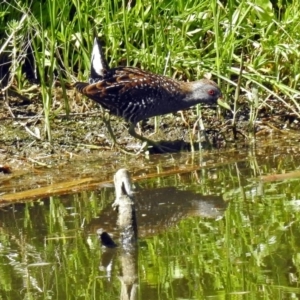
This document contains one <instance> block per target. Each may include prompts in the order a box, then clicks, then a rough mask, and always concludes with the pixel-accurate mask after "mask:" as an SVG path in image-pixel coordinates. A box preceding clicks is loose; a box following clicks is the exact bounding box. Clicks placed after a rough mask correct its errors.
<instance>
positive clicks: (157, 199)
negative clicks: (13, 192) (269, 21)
mask: <svg viewBox="0 0 300 300" xmlns="http://www.w3.org/2000/svg"><path fill="white" fill-rule="evenodd" d="M298 150H299V149H298V146H296V147H295V146H294V147H278V148H276V147H270V148H268V147H264V148H261V149H256V150H252V151H244V152H226V153H220V152H214V153H211V154H207V155H204V156H203V154H201V155H200V154H195V155H191V154H186V153H185V154H179V155H176V156H174V155H172V156H171V155H169V156H161V157H159V158H155V160H154V158H153V159H148V160H146V159H145V161H144V162H143V164H144V166H142V167H140V168H138V167H137V166H134V165H132V166H131V168H130V166H128V165H126V164H123V165H120V168H121V167H124V166H125V167H127V168H128V169H129V170H131V171H132V172H131V173H132V175H133V177H134V179H135V183H136V201H137V218H138V228H139V243H138V254H137V256H136V257H135V258H134V260H135V261H134V262H133V263H134V264H135V267H136V276H137V278H136V281H135V282H131V283H130V282H129V283H127V284H128V285H127V292H129V293H131V299H132V300H133V299H146V300H157V299H299V298H300V286H299V279H298V278H299V276H300V275H299V274H300V175H299V172H298V171H297V170H299V164H300V155H299V153H300V152H299V151H298ZM170 161H172V165H173V167H174V166H176V168H177V172H175V171H172V172H169V173H168V172H165V171H166V170H170V164H171V163H170ZM167 162H168V164H169V165H168V166H167V165H166V166H165V165H164V164H167ZM105 163H106V166H107V165H108V161H107V160H106V162H105ZM101 164H103V160H99V161H93V165H94V166H101ZM86 165H88V164H86ZM116 165H117V164H116ZM150 167H151V168H154V169H156V170H157V176H149V177H148V178H147V179H142V180H139V175H141V174H142V173H143V172H145V173H147V170H148V169H147V168H150ZM168 168H169V169H168ZM97 170H98V169H97ZM102 170H103V169H102ZM172 170H174V168H173V169H172ZM91 172H92V171H91ZM91 172H90V173H89V176H92V173H91ZM95 172H96V171H95ZM110 172H111V174H109V176H110V177H112V174H113V173H114V170H113V169H111V171H110ZM81 173H82V172H81ZM106 173H109V172H106ZM161 174H163V175H161ZM283 174H288V175H283ZM97 176H99V175H97ZM29 200H30V199H29ZM113 201H114V188H113V187H112V186H98V187H97V186H96V187H94V188H93V190H87V191H81V192H78V193H72V194H68V195H63V196H56V195H54V196H51V197H47V198H45V199H39V200H35V201H28V200H27V201H26V202H23V203H17V204H14V205H6V206H2V207H1V210H0V274H1V276H0V299H103V300H110V299H126V297H125V295H124V290H123V291H122V289H123V288H124V287H123V286H122V285H123V282H122V277H121V276H122V274H124V271H125V273H126V270H124V261H123V259H124V258H123V257H122V255H121V253H120V251H119V249H118V250H112V249H104V248H103V247H102V246H101V245H100V243H99V239H98V236H97V233H96V232H97V230H98V229H99V228H102V229H104V230H105V231H107V232H109V233H111V234H113V235H114V239H115V240H116V241H118V230H117V227H116V212H114V211H113V209H112V208H111V204H112V202H113ZM123 279H124V278H123Z"/></svg>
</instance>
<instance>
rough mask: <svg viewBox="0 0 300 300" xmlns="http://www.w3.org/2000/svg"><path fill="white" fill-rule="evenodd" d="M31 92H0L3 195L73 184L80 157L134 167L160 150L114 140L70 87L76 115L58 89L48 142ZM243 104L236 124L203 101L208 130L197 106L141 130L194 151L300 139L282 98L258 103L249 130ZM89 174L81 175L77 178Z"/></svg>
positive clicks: (123, 126) (120, 123) (99, 115)
mask: <svg viewBox="0 0 300 300" xmlns="http://www.w3.org/2000/svg"><path fill="white" fill-rule="evenodd" d="M30 93H31V94H26V93H25V95H23V94H22V95H20V94H18V93H17V92H16V91H14V90H11V91H9V93H8V96H7V97H2V98H0V187H1V188H0V195H1V194H2V195H3V194H5V193H7V192H8V193H11V192H12V191H20V190H26V189H32V188H41V187H44V186H47V184H53V183H54V184H55V183H59V182H61V176H62V175H63V176H64V178H65V181H66V182H69V181H71V180H72V178H73V175H74V172H75V173H76V171H74V170H75V169H76V163H78V164H82V163H84V164H86V166H87V168H86V169H87V170H89V171H88V172H87V173H89V174H90V170H91V169H93V168H97V167H95V166H93V161H94V160H95V159H101V158H102V159H103V166H102V169H103V172H105V170H111V169H112V168H113V169H114V170H113V171H115V170H117V169H118V168H119V167H121V166H119V164H120V161H121V160H127V161H130V163H131V164H132V166H134V165H135V164H136V165H143V159H144V157H145V155H146V157H147V156H148V155H149V154H151V152H155V150H156V149H149V151H148V152H146V154H145V153H140V154H139V155H137V156H135V157H134V156H133V157H130V156H128V155H124V154H123V153H122V152H120V149H119V148H117V147H116V146H114V145H113V142H112V139H111V137H110V135H109V132H108V129H107V126H106V125H105V123H104V122H103V115H104V112H103V110H102V109H101V107H100V106H99V105H98V104H96V103H93V102H92V101H90V100H88V99H84V98H82V97H81V96H80V95H78V94H77V93H76V92H75V91H74V90H68V100H69V105H70V109H71V113H70V114H69V116H66V114H65V112H64V109H63V104H62V101H61V99H62V92H61V90H60V88H56V89H55V90H54V97H53V104H52V111H51V130H52V137H51V138H52V141H51V143H50V142H49V141H48V140H47V136H46V133H45V123H44V117H43V108H42V104H41V103H42V101H41V96H40V93H39V90H38V88H37V89H36V90H35V91H30ZM239 106H240V107H239V112H238V114H237V117H236V124H237V125H236V127H234V126H232V114H231V113H230V112H229V111H224V110H222V113H220V110H219V109H218V107H202V108H201V113H202V118H201V122H202V124H203V125H204V129H203V130H199V124H200V123H199V122H197V120H198V117H197V115H196V109H195V108H192V109H190V110H187V111H184V112H177V113H173V114H169V115H165V116H160V117H159V126H158V130H157V132H156V133H155V132H154V131H155V126H154V118H151V119H149V120H145V121H143V122H141V124H139V128H138V129H137V131H138V132H139V131H140V133H141V134H142V135H143V136H145V137H147V138H149V139H152V140H155V141H163V143H164V144H166V145H168V146H169V145H171V146H172V147H173V150H174V152H176V151H191V144H192V145H193V146H194V149H195V150H198V149H199V147H201V149H212V150H213V149H220V148H223V149H233V150H238V149H242V148H245V147H247V146H249V144H253V141H255V143H264V142H265V141H268V140H269V139H270V138H271V139H274V138H276V137H279V138H280V139H282V137H284V138H285V139H293V140H295V141H296V140H300V135H299V134H298V133H299V129H300V128H299V127H300V122H299V120H298V118H297V117H295V116H294V115H293V114H292V113H290V112H289V111H288V110H287V109H286V108H285V107H284V106H283V105H282V104H281V103H279V102H276V101H275V100H270V101H269V102H266V103H265V105H263V106H261V107H260V108H259V110H258V113H257V120H256V122H255V126H254V129H253V130H251V129H250V128H249V121H248V120H249V113H250V110H249V105H248V103H247V100H245V99H242V98H241V101H240V103H239ZM110 122H111V127H112V130H113V132H114V134H115V136H116V138H117V142H118V144H119V145H120V147H121V148H122V149H125V150H126V151H129V152H131V153H132V154H136V153H137V152H139V150H140V148H141V142H140V141H138V140H136V139H134V138H133V137H131V136H130V135H129V134H128V132H127V130H128V124H127V123H126V122H125V121H124V120H122V119H121V118H117V117H114V116H111V117H110ZM250 132H253V134H251V133H250ZM191 140H192V141H193V143H191ZM174 145H175V146H174ZM199 145H200V146H199ZM113 161H115V168H114V167H113V166H114V163H113ZM71 164H72V168H71V167H70V165H71ZM98 167H99V166H98ZM45 169H53V170H56V171H55V172H57V173H59V174H60V176H58V177H57V179H56V180H55V176H53V175H52V177H51V180H50V182H47V179H45V177H40V182H39V179H38V178H39V173H43V172H42V170H45ZM113 171H109V172H108V173H109V174H111V173H112V172H113ZM80 172H82V170H81V171H80ZM52 173H53V172H52ZM77 175H78V174H77ZM84 177H85V176H84V174H81V177H80V178H84ZM12 178H19V186H15V184H16V180H15V181H14V186H11V184H10V180H11V179H12ZM21 178H22V180H21ZM25 178H26V179H25ZM76 178H78V176H77V177H76ZM71 185H72V184H71ZM45 195H46V194H45Z"/></svg>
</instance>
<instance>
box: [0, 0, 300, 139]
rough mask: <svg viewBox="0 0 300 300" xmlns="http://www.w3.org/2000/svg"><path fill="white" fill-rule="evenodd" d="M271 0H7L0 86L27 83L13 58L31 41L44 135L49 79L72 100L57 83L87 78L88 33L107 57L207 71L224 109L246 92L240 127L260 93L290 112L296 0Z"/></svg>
mask: <svg viewBox="0 0 300 300" xmlns="http://www.w3.org/2000/svg"><path fill="white" fill-rule="evenodd" d="M273 3H274V1H273ZM276 5H277V7H274V6H273V5H272V3H271V1H266V0H256V1H242V0H240V1H234V0H229V1H227V2H220V1H216V0H214V1H208V0H206V1H201V2H199V3H195V1H191V0H187V1H182V0H178V1H170V0H160V1H154V0H149V1H146V2H145V1H141V0H137V1H132V2H131V1H124V0H123V1H117V0H114V1H107V0H104V1H95V0H85V1H76V0H73V1H67V0H62V1H58V0H53V1H44V2H39V1H34V2H32V1H22V2H17V1H10V2H9V4H8V3H6V4H5V5H4V4H2V5H0V24H1V25H0V37H1V41H2V46H1V48H0V56H1V55H8V57H9V60H10V61H11V68H10V71H11V78H10V80H9V81H8V83H5V84H4V86H2V87H3V88H4V89H5V88H7V87H8V86H9V85H10V84H11V83H12V82H13V80H15V82H17V88H18V89H19V90H20V92H21V93H22V90H23V89H24V88H25V87H27V86H28V85H29V84H30V83H29V82H28V81H27V80H26V78H25V76H24V74H22V71H21V67H22V63H24V60H25V56H26V49H27V48H28V47H29V46H31V47H32V48H33V51H34V57H35V61H36V65H37V72H38V75H39V78H40V82H41V101H42V103H43V107H44V116H45V132H46V136H47V138H48V139H49V140H51V117H55V113H54V112H53V111H54V108H53V101H52V98H53V86H54V83H55V81H59V82H61V84H62V89H63V95H64V98H65V99H64V109H65V112H66V114H68V113H69V111H70V108H69V104H70V101H72V99H68V98H67V96H66V95H67V93H66V90H65V83H72V82H74V81H76V80H87V78H88V73H89V68H90V53H91V47H92V40H93V35H94V33H95V32H96V33H97V34H98V35H99V36H100V37H101V39H102V40H103V41H104V44H105V53H106V56H107V59H108V61H109V64H110V65H111V66H117V65H130V66H138V67H141V68H144V69H147V70H149V71H153V72H156V73H160V74H163V73H165V74H167V75H168V76H172V77H174V78H177V79H182V80H195V79H198V78H201V77H203V76H204V74H206V73H208V74H212V76H213V79H215V80H216V81H217V82H218V83H219V85H220V86H221V88H222V91H223V93H224V96H225V97H224V98H225V100H224V101H226V102H227V103H228V104H229V105H230V107H231V110H232V112H233V116H236V113H237V111H238V109H239V105H238V102H239V99H240V95H246V96H247V97H248V98H249V106H250V108H251V116H250V127H249V128H250V129H251V130H250V131H252V129H253V124H254V123H255V120H256V118H257V109H258V108H259V107H260V106H261V105H264V104H265V103H266V100H269V99H277V100H278V101H280V102H282V103H283V104H284V105H285V106H286V109H287V111H288V112H290V113H293V114H294V115H296V116H297V117H300V106H299V104H298V99H299V92H298V90H299V76H300V75H299V74H300V72H299V64H300V63H299V55H300V49H299V39H300V22H299V19H300V3H299V1H296V0H290V1H286V2H284V3H283V2H278V3H276ZM241 66H242V70H241ZM3 83H4V82H3ZM253 89H254V90H255V95H252V91H253ZM253 99H255V100H253ZM270 105H271V106H272V103H270ZM227 109H228V108H227ZM232 123H233V125H234V124H235V123H236V120H235V117H233V120H232Z"/></svg>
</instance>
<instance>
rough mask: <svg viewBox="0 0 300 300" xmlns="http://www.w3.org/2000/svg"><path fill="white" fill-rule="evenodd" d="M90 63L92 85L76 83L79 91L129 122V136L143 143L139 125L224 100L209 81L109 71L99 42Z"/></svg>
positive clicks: (122, 69)
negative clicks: (138, 129)
mask: <svg viewBox="0 0 300 300" xmlns="http://www.w3.org/2000/svg"><path fill="white" fill-rule="evenodd" d="M91 60H92V61H91V76H90V79H89V83H84V82H77V83H76V84H75V87H76V89H77V90H78V91H79V92H80V93H82V94H83V95H85V96H87V97H88V98H90V99H92V100H94V101H96V102H97V103H99V104H100V105H102V106H103V107H104V108H106V109H108V110H109V112H110V113H111V114H113V115H116V116H120V117H123V118H124V119H125V120H126V121H128V122H130V123H131V124H132V126H131V128H130V131H129V133H130V134H132V135H133V136H134V137H136V138H140V139H142V140H145V138H143V137H141V136H140V135H138V134H137V133H136V132H135V131H134V126H135V125H136V123H137V122H139V121H141V120H144V119H146V118H150V117H153V116H157V115H163V114H167V113H171V112H176V111H178V110H182V109H187V108H189V107H191V106H193V105H196V104H198V103H203V104H210V105H211V104H216V103H217V100H218V98H219V97H220V96H221V91H220V89H219V87H218V86H217V84H216V83H215V82H214V81H212V80H208V79H201V80H198V81H192V82H183V81H177V80H175V79H172V78H169V77H166V76H162V75H157V74H154V73H151V72H148V71H144V70H141V69H139V68H134V67H117V68H111V69H110V68H109V67H108V64H107V62H106V60H105V58H104V55H103V51H102V48H101V44H100V42H99V40H98V39H97V38H95V41H94V46H93V52H92V59H91ZM147 141H149V140H147Z"/></svg>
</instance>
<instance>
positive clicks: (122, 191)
mask: <svg viewBox="0 0 300 300" xmlns="http://www.w3.org/2000/svg"><path fill="white" fill-rule="evenodd" d="M114 183H115V189H116V200H115V202H114V203H113V207H114V208H115V209H117V211H118V220H117V225H118V227H119V229H120V237H121V239H120V242H121V246H122V247H123V248H125V249H126V248H127V247H132V246H133V247H135V244H136V241H137V223H136V211H135V205H134V196H133V194H134V192H133V189H132V183H131V179H130V175H129V172H128V171H127V170H126V169H120V170H118V171H117V173H116V174H115V176H114Z"/></svg>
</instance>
